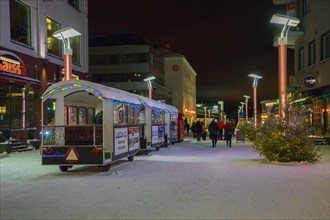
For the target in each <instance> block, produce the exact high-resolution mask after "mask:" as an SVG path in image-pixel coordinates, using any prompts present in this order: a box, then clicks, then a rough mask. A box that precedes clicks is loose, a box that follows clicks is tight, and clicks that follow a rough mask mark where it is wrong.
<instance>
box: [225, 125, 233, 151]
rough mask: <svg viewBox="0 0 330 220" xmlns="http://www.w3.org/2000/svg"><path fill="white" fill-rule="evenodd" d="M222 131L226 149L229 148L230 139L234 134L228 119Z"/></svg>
mask: <svg viewBox="0 0 330 220" xmlns="http://www.w3.org/2000/svg"><path fill="white" fill-rule="evenodd" d="M224 130H225V139H226V143H227V147H231V138H232V136H233V134H234V124H233V123H232V122H231V121H230V120H229V119H227V121H226V123H225V125H224Z"/></svg>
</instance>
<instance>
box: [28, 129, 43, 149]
mask: <svg viewBox="0 0 330 220" xmlns="http://www.w3.org/2000/svg"><path fill="white" fill-rule="evenodd" d="M34 133H35V131H34V130H32V129H30V130H29V132H28V140H27V141H26V143H27V144H28V145H29V146H32V147H33V148H34V149H39V148H40V144H41V141H40V139H36V138H35V136H34Z"/></svg>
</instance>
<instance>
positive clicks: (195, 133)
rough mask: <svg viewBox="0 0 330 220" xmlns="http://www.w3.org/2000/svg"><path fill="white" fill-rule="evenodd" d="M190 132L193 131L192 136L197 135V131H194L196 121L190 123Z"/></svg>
mask: <svg viewBox="0 0 330 220" xmlns="http://www.w3.org/2000/svg"><path fill="white" fill-rule="evenodd" d="M191 132H192V133H193V138H196V137H197V132H196V122H193V123H192V124H191Z"/></svg>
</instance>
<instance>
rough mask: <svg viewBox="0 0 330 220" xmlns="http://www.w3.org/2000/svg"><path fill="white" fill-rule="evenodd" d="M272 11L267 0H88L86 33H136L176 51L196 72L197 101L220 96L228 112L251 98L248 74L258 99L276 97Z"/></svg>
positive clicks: (278, 8)
mask: <svg viewBox="0 0 330 220" xmlns="http://www.w3.org/2000/svg"><path fill="white" fill-rule="evenodd" d="M275 13H285V7H283V6H276V5H273V1H272V0H238V1H220V0H203V1H199V0H138V1H137V0H90V1H89V12H88V18H89V33H90V35H97V34H114V33H122V32H140V33H141V34H142V35H144V36H145V37H146V38H147V39H148V40H149V41H150V42H152V43H158V44H159V46H160V47H170V50H172V51H174V52H177V53H181V54H182V55H184V56H185V57H186V59H187V60H188V62H189V63H190V64H191V66H192V67H193V68H194V70H195V71H196V73H197V83H196V86H197V103H216V102H217V101H218V100H223V101H224V102H225V111H226V112H227V114H229V115H233V114H235V113H236V112H237V106H238V105H239V102H241V101H244V97H243V95H244V94H246V95H250V96H251V97H252V78H250V77H248V74H250V73H257V74H259V75H261V76H263V77H264V78H263V79H261V80H260V81H259V85H258V96H259V97H258V101H260V100H265V99H274V98H277V96H278V95H277V93H278V80H277V48H274V47H273V37H274V34H275V33H278V32H279V31H280V27H279V26H276V25H274V24H270V23H269V22H270V19H271V17H272V15H273V14H275ZM290 59H293V50H291V49H290V50H289V51H288V74H290V73H292V72H293V70H294V69H293V67H292V64H291V61H290ZM250 105H251V106H252V100H250ZM250 113H251V114H252V112H251V111H250Z"/></svg>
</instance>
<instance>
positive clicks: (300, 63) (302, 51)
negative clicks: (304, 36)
mask: <svg viewBox="0 0 330 220" xmlns="http://www.w3.org/2000/svg"><path fill="white" fill-rule="evenodd" d="M298 59H299V60H298V70H299V71H301V70H303V69H304V66H305V62H304V59H305V49H304V48H303V47H302V48H300V49H299V55H298Z"/></svg>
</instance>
